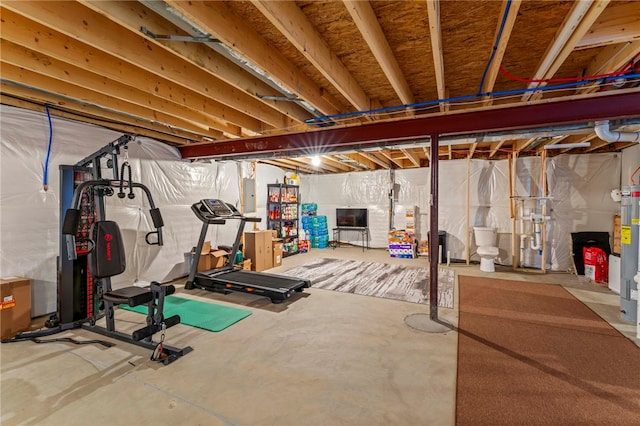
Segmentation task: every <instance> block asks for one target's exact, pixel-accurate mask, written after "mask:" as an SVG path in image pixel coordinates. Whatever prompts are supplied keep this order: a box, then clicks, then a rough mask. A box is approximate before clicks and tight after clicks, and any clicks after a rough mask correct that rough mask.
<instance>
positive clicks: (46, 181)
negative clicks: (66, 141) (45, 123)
mask: <svg viewBox="0 0 640 426" xmlns="http://www.w3.org/2000/svg"><path fill="white" fill-rule="evenodd" d="M44 109H45V111H46V112H47V119H48V120H49V144H48V146H47V158H46V159H45V161H44V176H43V178H42V186H43V188H44V190H45V191H46V190H47V189H49V159H50V158H51V142H52V141H53V124H52V123H51V113H50V112H49V106H48V105H45V106H44Z"/></svg>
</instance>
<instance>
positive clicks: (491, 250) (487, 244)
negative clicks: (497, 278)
mask: <svg viewBox="0 0 640 426" xmlns="http://www.w3.org/2000/svg"><path fill="white" fill-rule="evenodd" d="M473 233H474V235H475V237H476V245H477V246H478V250H477V253H478V256H480V270H481V271H484V272H495V270H496V269H495V266H494V264H493V260H494V259H495V258H496V257H498V254H499V253H500V252H499V250H498V247H496V236H497V235H498V230H497V229H496V228H482V227H476V228H473Z"/></svg>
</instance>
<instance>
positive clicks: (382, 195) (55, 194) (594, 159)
mask: <svg viewBox="0 0 640 426" xmlns="http://www.w3.org/2000/svg"><path fill="white" fill-rule="evenodd" d="M52 121H53V143H52V148H51V157H50V164H49V174H48V181H49V189H48V191H44V189H43V166H44V163H45V158H46V154H47V143H48V139H49V124H48V120H47V116H46V114H44V113H37V112H32V111H27V110H23V109H19V108H14V107H9V106H5V105H2V106H0V128H1V140H0V176H1V182H0V276H1V277H10V276H25V277H29V278H31V279H32V288H33V296H32V299H33V300H32V307H33V308H32V314H33V315H34V316H37V315H44V314H46V313H50V312H53V311H55V310H56V293H57V283H56V257H57V256H58V249H59V228H60V206H59V195H60V194H59V174H58V166H59V165H61V164H69V165H72V164H75V163H77V162H78V161H79V160H80V159H82V158H84V157H86V156H88V155H90V154H92V153H93V152H95V151H97V150H98V149H100V148H102V147H103V146H105V145H106V144H107V143H109V142H111V141H113V140H115V139H117V138H118V137H120V136H121V135H122V134H121V133H118V132H114V131H110V130H105V129H102V128H99V127H96V126H92V125H87V124H83V123H78V122H74V121H70V120H65V119H61V118H56V117H53V119H52ZM129 157H130V163H131V165H132V172H133V179H134V180H135V181H138V182H141V183H143V184H145V185H147V186H148V187H149V188H150V190H151V193H152V195H153V198H154V201H155V203H156V205H157V206H158V207H159V208H160V210H161V212H162V215H163V218H164V222H165V227H164V243H165V244H164V246H162V247H157V246H148V245H147V244H146V243H145V242H144V235H145V234H146V233H147V232H149V231H150V230H152V229H151V225H150V224H151V221H150V218H149V216H148V206H147V205H146V202H144V201H143V200H144V197H143V196H142V193H140V194H138V196H137V197H136V199H134V200H129V199H128V198H125V199H124V200H122V199H119V198H117V197H111V198H108V199H107V218H109V219H113V220H116V221H117V222H118V223H119V225H120V228H121V230H122V232H123V236H124V238H125V244H126V250H127V271H126V272H125V273H124V274H122V275H120V276H118V277H116V278H115V279H114V280H113V284H114V287H116V288H117V287H121V286H124V285H130V284H131V283H132V282H135V281H142V282H148V281H152V280H155V281H169V280H171V279H173V278H176V277H179V276H182V275H184V273H185V253H188V252H189V251H190V250H191V248H192V247H193V246H195V244H196V242H197V238H198V236H199V234H200V229H201V225H202V224H201V222H199V221H198V220H197V219H196V217H195V216H194V214H193V213H192V212H191V204H193V203H195V202H197V201H198V200H200V199H203V198H220V199H222V200H224V201H226V202H230V203H232V204H234V205H236V206H237V207H239V206H240V185H241V181H242V178H243V177H245V178H254V179H255V188H256V189H255V190H256V205H257V211H256V213H255V214H254V215H256V216H258V217H261V218H262V219H263V222H262V223H260V224H258V225H257V228H258V229H265V219H266V198H267V196H266V194H267V189H266V186H267V184H268V183H276V182H282V181H283V179H284V175H285V173H284V171H283V170H281V169H279V168H277V167H273V166H268V165H263V164H258V165H257V166H256V168H255V169H253V168H252V167H251V166H250V164H249V163H247V162H218V163H216V162H210V161H199V162H194V163H192V162H186V161H182V160H181V159H180V157H179V153H178V151H177V150H176V149H175V148H171V147H168V146H167V145H164V144H161V143H159V142H157V141H154V140H152V139H149V138H138V139H136V141H134V142H132V143H130V148H129ZM621 164H622V169H623V170H622V171H621ZM639 165H640V149H639V148H638V147H637V146H636V147H633V148H629V149H627V150H625V152H623V154H622V155H619V154H592V155H582V156H571V155H561V156H558V157H554V158H551V159H549V160H548V161H547V167H546V170H547V181H548V183H549V188H550V194H549V195H550V196H552V197H554V205H553V212H552V220H551V222H550V224H549V228H548V229H549V231H550V241H551V249H550V250H549V259H548V262H549V263H550V264H551V265H552V268H553V269H554V270H566V269H567V268H568V267H569V265H570V264H571V260H570V250H569V234H570V233H571V232H575V231H585V230H589V231H606V232H612V225H611V223H612V221H611V217H612V216H613V214H616V213H618V211H619V204H616V203H614V202H613V201H612V200H611V198H610V196H609V193H610V192H611V190H612V189H614V188H619V187H620V184H621V179H622V184H623V185H625V184H628V182H629V180H630V178H631V175H632V174H633V172H634V171H635V170H636V168H637V167H638V166H639ZM517 169H518V179H517V180H518V182H517V184H516V189H517V194H518V195H538V192H539V188H538V184H537V183H538V182H539V181H540V176H539V175H540V160H539V159H538V158H523V159H520V160H518V164H517ZM104 175H105V176H111V172H110V171H105V172H104ZM621 175H622V176H621ZM507 176H508V164H507V162H506V161H482V160H472V161H467V160H455V161H442V162H440V186H439V194H440V203H439V229H440V230H444V231H446V232H447V234H448V250H449V251H450V253H451V257H452V258H453V259H465V258H466V247H467V245H469V250H470V253H471V255H472V256H471V258H472V260H477V259H478V258H477V256H476V255H475V244H474V240H473V238H472V229H473V226H480V225H484V226H496V227H498V230H499V233H500V261H501V262H502V263H505V264H509V263H510V261H511V239H510V232H511V221H510V216H509V185H508V181H507ZM635 179H636V183H637V182H638V179H639V177H638V176H637V175H636V177H635ZM395 182H396V183H397V184H398V185H399V188H400V190H399V193H398V194H397V197H398V200H397V202H396V205H395V210H394V224H395V227H396V229H402V228H403V227H404V213H405V210H406V208H407V207H413V206H417V207H418V208H419V211H420V216H419V229H420V232H421V234H422V238H423V239H424V238H426V235H427V232H428V226H429V201H428V200H429V193H430V189H429V188H430V183H429V169H428V168H422V169H410V170H404V171H403V170H398V171H396V172H395ZM389 190H390V174H389V172H388V171H376V172H358V173H344V174H338V175H324V176H321V175H302V176H301V200H300V201H301V202H303V203H311V202H315V203H317V204H318V210H319V211H318V213H319V214H321V215H326V216H327V219H328V221H329V229H330V230H331V228H333V227H335V209H336V208H338V207H365V208H368V209H369V226H370V230H371V246H372V247H381V248H382V247H386V241H387V231H388V227H389V222H390V220H389V219H390V217H389V215H390V213H389V210H390V204H389V196H388V194H389ZM467 200H468V201H467ZM467 210H468V212H469V213H468V214H467ZM247 228H248V229H252V228H253V226H252V224H249V225H248V226H247ZM236 230H237V227H236V225H235V224H233V223H228V224H227V225H225V226H211V227H210V230H209V233H208V235H207V239H209V240H210V241H211V242H212V244H214V245H217V244H230V243H231V242H232V241H233V238H234V237H235V233H236ZM347 237H348V236H347ZM351 238H352V239H353V241H352V242H353V243H354V244H360V240H359V238H358V236H356V235H353V236H352V237H351Z"/></svg>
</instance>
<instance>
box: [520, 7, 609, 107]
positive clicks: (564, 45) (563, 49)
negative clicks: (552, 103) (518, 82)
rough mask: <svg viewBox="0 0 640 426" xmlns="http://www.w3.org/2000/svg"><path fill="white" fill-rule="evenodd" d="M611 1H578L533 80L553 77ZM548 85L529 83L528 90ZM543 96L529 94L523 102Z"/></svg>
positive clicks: (523, 98) (526, 94)
mask: <svg viewBox="0 0 640 426" xmlns="http://www.w3.org/2000/svg"><path fill="white" fill-rule="evenodd" d="M609 1H610V0H595V1H578V2H575V3H574V6H573V8H572V10H571V12H570V13H569V15H567V17H566V19H565V21H564V22H563V24H562V25H561V26H560V28H558V31H557V33H556V36H555V37H554V40H553V43H552V44H551V45H550V46H549V47H548V48H547V51H546V53H545V55H544V56H543V58H542V61H540V64H539V65H538V68H537V69H536V71H535V73H534V74H533V77H532V80H547V79H550V78H551V77H553V75H554V74H555V73H556V71H558V69H559V68H560V66H561V65H562V64H563V63H564V61H565V60H566V59H567V58H568V57H569V55H570V54H571V52H572V51H573V49H574V48H575V47H576V45H577V44H578V42H579V41H580V40H582V38H583V37H584V35H585V34H586V33H587V31H589V28H591V26H592V25H593V23H594V22H595V20H596V19H597V18H598V16H600V14H601V13H602V12H603V11H604V9H605V8H606V7H607V4H609ZM545 85H546V83H543V82H535V83H529V85H528V89H532V88H537V87H543V86H545ZM540 96H541V94H540V92H538V94H537V95H536V96H535V97H534V92H527V93H525V94H524V95H523V96H522V100H523V101H527V100H529V99H530V98H532V97H534V99H536V98H539V97H540Z"/></svg>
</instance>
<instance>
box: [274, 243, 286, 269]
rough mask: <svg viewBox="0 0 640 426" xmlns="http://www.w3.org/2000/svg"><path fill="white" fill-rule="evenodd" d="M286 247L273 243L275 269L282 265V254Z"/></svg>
mask: <svg viewBox="0 0 640 426" xmlns="http://www.w3.org/2000/svg"><path fill="white" fill-rule="evenodd" d="M283 249H284V245H283V244H282V243H273V267H274V268H275V267H276V266H281V265H282V252H283Z"/></svg>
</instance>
